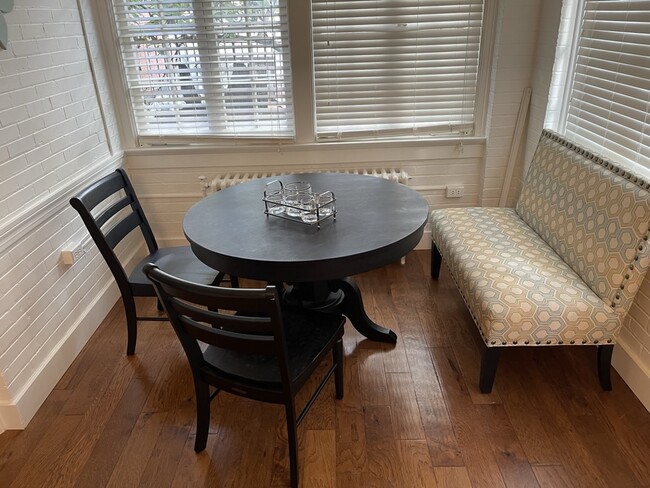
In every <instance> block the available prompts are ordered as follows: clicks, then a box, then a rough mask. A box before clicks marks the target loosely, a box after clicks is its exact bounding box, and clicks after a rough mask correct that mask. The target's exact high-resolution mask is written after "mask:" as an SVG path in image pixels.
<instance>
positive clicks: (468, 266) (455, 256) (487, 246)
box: [431, 208, 621, 346]
mask: <svg viewBox="0 0 650 488" xmlns="http://www.w3.org/2000/svg"><path fill="white" fill-rule="evenodd" d="M431 232H432V238H433V241H434V242H435V243H436V245H437V247H438V249H439V250H440V253H441V254H442V256H443V258H444V261H445V263H446V264H447V266H448V267H449V269H450V271H451V274H452V276H453V277H454V279H455V280H456V284H457V286H458V288H459V290H460V292H461V294H462V296H463V298H464V300H465V302H466V303H467V305H468V308H469V310H470V312H471V313H472V316H473V318H474V321H475V322H476V324H477V325H478V328H479V330H480V331H481V334H482V335H483V339H484V340H485V342H486V344H487V345H488V346H507V345H526V344H530V345H547V344H550V345H555V344H586V343H591V344H593V343H596V342H597V343H603V342H605V343H608V342H612V343H613V342H614V339H615V335H616V333H617V332H618V329H619V328H620V326H621V315H619V314H617V313H616V312H615V311H614V310H613V309H612V308H611V307H610V306H609V304H608V303H606V302H603V300H601V299H600V297H599V296H598V295H597V294H596V293H594V292H593V291H592V290H591V289H590V288H589V287H588V286H586V285H585V283H584V282H583V280H582V279H581V278H580V276H578V275H577V274H576V272H575V271H573V270H572V269H571V267H569V266H568V265H567V264H566V263H565V262H564V261H562V259H561V258H560V257H559V256H558V255H557V254H555V253H554V252H553V251H552V249H551V248H550V247H549V246H548V244H547V243H546V242H545V241H544V240H543V239H542V238H540V236H538V235H537V234H536V233H535V232H534V231H533V230H531V228H530V227H529V226H528V225H527V224H526V222H524V221H523V220H522V219H521V218H520V217H519V215H517V213H516V212H515V210H514V209H508V208H454V209H441V210H434V211H433V212H432V214H431ZM442 236H444V237H442Z"/></svg>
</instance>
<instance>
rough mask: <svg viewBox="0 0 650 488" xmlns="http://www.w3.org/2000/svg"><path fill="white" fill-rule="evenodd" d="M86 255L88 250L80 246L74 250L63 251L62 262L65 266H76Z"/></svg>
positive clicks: (73, 248)
mask: <svg viewBox="0 0 650 488" xmlns="http://www.w3.org/2000/svg"><path fill="white" fill-rule="evenodd" d="M84 254H86V250H85V249H84V247H83V245H81V244H79V245H77V246H75V247H72V248H66V249H64V250H63V251H61V260H62V261H63V264H74V263H75V262H76V261H78V260H79V259H81V257H82V256H83V255H84Z"/></svg>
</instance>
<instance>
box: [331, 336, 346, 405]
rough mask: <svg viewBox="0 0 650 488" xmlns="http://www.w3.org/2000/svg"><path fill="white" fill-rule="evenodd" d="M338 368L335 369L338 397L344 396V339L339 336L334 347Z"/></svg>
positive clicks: (333, 352) (333, 351)
mask: <svg viewBox="0 0 650 488" xmlns="http://www.w3.org/2000/svg"><path fill="white" fill-rule="evenodd" d="M332 354H333V356H334V362H335V363H336V370H335V371H334V385H335V386H336V398H337V399H338V400H340V399H341V398H343V339H341V338H339V340H338V341H336V344H335V345H334V349H332Z"/></svg>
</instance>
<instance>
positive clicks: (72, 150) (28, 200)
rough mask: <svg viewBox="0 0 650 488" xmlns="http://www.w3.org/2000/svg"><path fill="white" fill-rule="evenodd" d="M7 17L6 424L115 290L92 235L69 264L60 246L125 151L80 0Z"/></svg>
mask: <svg viewBox="0 0 650 488" xmlns="http://www.w3.org/2000/svg"><path fill="white" fill-rule="evenodd" d="M84 5H85V6H86V7H85V8H84V14H85V17H86V20H88V18H89V17H90V18H91V19H92V11H91V10H90V9H89V8H88V7H87V5H89V3H88V2H85V4H84ZM5 18H6V20H7V22H8V25H9V49H8V50H6V51H0V250H1V253H0V296H1V297H2V298H1V300H0V426H2V425H4V427H5V428H19V427H21V426H22V425H24V424H26V422H28V421H29V419H30V418H31V416H32V415H33V413H34V412H35V411H36V409H37V408H38V406H40V403H41V402H42V401H43V400H44V399H45V397H47V395H48V394H49V392H50V389H51V387H53V386H54V384H56V381H58V379H59V377H60V375H61V374H62V373H63V372H64V371H65V369H66V368H67V366H68V365H69V364H70V362H71V361H72V360H73V359H74V356H72V357H61V356H62V355H58V356H57V353H58V351H59V350H61V348H62V346H63V345H64V344H65V343H66V341H71V338H72V339H75V340H74V341H72V342H74V347H73V348H72V350H73V351H75V352H78V350H79V349H80V348H81V347H82V346H83V344H84V343H85V340H87V338H88V337H89V336H90V335H91V334H92V332H93V331H94V329H95V328H96V327H97V325H99V323H100V321H101V319H102V312H103V313H105V312H106V311H107V310H108V309H110V308H111V307H112V306H113V304H114V303H115V300H116V299H117V296H118V295H117V290H116V289H115V287H114V285H113V286H112V287H111V283H112V280H111V278H110V276H109V273H108V269H107V267H106V266H105V264H104V263H103V260H102V259H101V256H99V255H98V253H97V251H96V249H95V248H94V246H91V245H88V249H89V252H88V253H87V254H86V255H85V256H84V257H83V258H82V259H81V260H80V261H78V262H77V263H75V265H73V266H71V267H68V266H65V265H63V264H62V263H61V261H60V251H61V249H62V248H63V246H64V245H66V244H67V243H69V242H75V243H79V242H82V241H84V240H85V239H86V236H87V232H86V231H85V229H84V228H82V223H81V220H80V219H79V218H78V217H77V216H76V212H75V211H74V210H73V209H72V208H71V207H70V206H69V205H68V203H67V200H68V199H69V197H70V196H71V194H72V193H74V192H76V191H78V190H79V189H80V188H81V187H82V186H83V185H85V184H87V182H88V181H91V180H92V179H95V178H96V177H97V176H98V175H99V174H101V173H107V172H109V171H110V169H111V166H112V167H115V166H117V165H119V164H120V161H121V156H120V154H119V153H118V154H116V157H112V156H111V151H110V149H111V147H110V145H109V143H108V140H107V133H108V134H109V137H110V140H111V143H112V146H113V148H117V149H119V145H120V144H119V139H118V136H117V131H116V130H115V127H116V122H115V117H114V116H113V114H112V110H111V109H110V105H107V106H105V107H103V108H104V109H105V111H106V113H105V115H106V117H103V116H102V115H103V114H102V107H100V104H99V101H98V97H97V92H96V90H95V84H94V80H93V76H92V72H91V68H90V63H89V59H88V56H87V48H86V40H85V38H84V35H83V29H82V24H81V17H80V12H79V11H78V9H77V3H76V1H74V0H56V1H52V0H22V1H18V2H17V4H16V7H15V10H14V11H12V12H11V13H9V14H7V15H6V16H5ZM94 32H95V30H94V28H93V26H92V25H89V26H88V33H89V34H90V37H89V41H90V44H89V45H90V50H91V52H93V53H94V55H95V56H97V58H96V59H95V68H96V71H97V73H98V75H99V76H98V77H97V78H98V81H99V84H98V90H97V91H98V92H99V93H100V94H103V95H104V97H107V96H108V91H109V90H108V84H107V83H106V81H105V80H104V76H103V73H104V72H105V70H104V68H103V66H102V62H101V57H100V56H99V51H98V50H97V49H96V46H97V43H96V42H95V40H94ZM104 97H102V99H103V100H106V99H107V98H104ZM105 123H106V128H105ZM139 248H140V246H139V245H138V243H137V241H132V242H131V243H130V245H129V244H127V245H126V246H125V247H124V249H122V251H121V253H122V255H124V256H125V257H128V256H129V255H130V254H133V253H134V251H136V250H138V249H139ZM98 300H99V301H98ZM93 311H95V313H94V315H93V313H92V312H93ZM97 311H98V312H97ZM90 316H92V317H93V319H94V320H90V321H89V320H88V317H90ZM79 339H81V340H79ZM69 349H70V348H69V347H68V350H69ZM35 384H37V385H39V388H35V387H33V385H35ZM43 386H45V388H43ZM48 387H49V388H50V389H48Z"/></svg>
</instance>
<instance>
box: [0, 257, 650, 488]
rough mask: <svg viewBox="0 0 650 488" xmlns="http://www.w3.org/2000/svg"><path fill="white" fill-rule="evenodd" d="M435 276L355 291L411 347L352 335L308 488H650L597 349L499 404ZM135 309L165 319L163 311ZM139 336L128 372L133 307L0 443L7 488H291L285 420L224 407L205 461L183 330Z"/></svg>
mask: <svg viewBox="0 0 650 488" xmlns="http://www.w3.org/2000/svg"><path fill="white" fill-rule="evenodd" d="M428 259H429V257H428V252H427V253H425V252H415V253H412V254H410V255H409V256H408V257H407V260H406V265H405V266H402V265H400V264H398V263H395V264H391V265H389V266H387V267H385V268H382V269H380V270H375V271H372V272H370V273H365V274H363V275H359V276H357V277H355V280H356V281H357V283H358V284H359V287H360V288H361V290H362V293H364V299H365V300H366V302H367V304H369V305H370V315H371V316H373V318H375V319H376V320H377V321H378V322H379V323H380V324H381V325H389V326H391V327H394V328H395V330H396V331H398V343H397V345H395V346H391V345H387V344H382V343H376V342H373V341H369V340H367V339H366V338H364V337H363V336H361V335H360V334H359V333H358V332H357V331H356V329H354V328H353V327H352V326H351V324H349V323H348V324H346V331H345V337H344V350H345V361H344V362H345V365H344V379H345V396H344V398H343V399H342V400H336V399H335V398H334V396H335V395H334V388H333V383H332V382H330V383H328V385H327V386H326V388H325V389H324V391H323V392H322V393H321V396H320V398H319V399H318V401H317V402H316V404H315V405H314V406H313V408H312V410H311V412H310V413H309V414H308V416H307V417H306V418H305V421H304V422H303V425H301V426H300V427H299V429H298V444H299V458H300V472H301V476H302V479H303V486H305V488H307V487H308V486H309V485H312V486H313V485H316V486H319V485H322V486H328V487H329V486H334V485H335V486H337V487H338V488H357V487H359V488H361V487H372V488H375V487H376V488H384V487H386V488H389V487H390V488H394V487H405V488H406V487H409V488H410V487H412V486H413V487H418V486H427V487H429V486H431V487H453V488H467V487H470V486H471V487H472V488H477V487H489V488H493V487H496V488H499V487H503V486H508V487H513V486H516V487H517V488H519V487H520V486H521V487H524V486H537V485H539V486H540V487H541V488H547V487H553V488H555V487H558V488H562V487H571V488H582V487H585V488H599V487H603V488H605V487H610V486H615V487H616V488H618V486H621V487H625V488H627V486H631V487H634V486H642V487H644V488H650V485H649V484H648V480H650V445H649V442H650V413H649V412H648V411H647V410H646V409H645V408H644V407H643V405H642V404H641V403H640V402H639V401H638V399H636V398H635V397H634V395H633V394H632V392H631V391H630V390H629V388H628V387H627V386H626V385H625V384H624V383H623V382H622V380H621V378H620V377H619V376H618V375H617V374H616V373H615V372H613V383H614V390H613V391H611V392H603V391H602V390H601V389H600V387H599V385H598V380H597V374H596V370H595V364H594V362H595V351H594V350H593V348H585V347H579V348H550V349H548V348H537V347H531V348H514V349H508V350H506V351H504V353H503V354H502V357H501V361H500V365H499V371H498V372H497V381H496V393H497V394H496V395H494V394H493V395H481V394H480V393H479V392H478V389H477V387H476V383H477V375H478V367H479V354H478V349H477V347H476V346H477V341H476V339H477V334H476V326H475V325H474V324H473V322H472V321H471V318H469V316H468V313H467V309H466V307H465V306H464V303H463V301H462V298H461V297H460V295H459V294H458V291H457V290H456V288H455V285H454V283H453V281H452V280H451V278H450V276H449V274H448V272H447V271H446V270H444V269H443V272H442V273H441V277H440V279H439V280H431V279H430V278H429V276H428V266H429V262H428ZM256 286H259V285H256ZM138 306H139V309H141V310H144V312H145V313H156V311H155V300H153V299H146V300H144V301H143V303H141V304H140V303H139V305H138ZM139 332H140V333H139V337H138V347H137V351H136V355H135V356H130V357H126V356H125V354H124V348H125V344H126V326H125V324H124V315H123V310H122V308H121V303H118V304H117V306H116V307H115V308H114V310H113V311H112V312H111V314H109V316H108V317H107V319H106V320H105V321H104V323H103V324H102V325H101V326H100V327H99V329H98V330H97V332H96V334H95V335H94V336H93V338H92V339H91V340H90V341H89V342H88V344H87V345H86V348H84V350H83V351H82V353H81V354H80V355H79V357H78V358H77V359H76V360H75V361H74V363H73V365H72V366H71V368H70V370H69V371H68V372H67V373H66V374H65V375H64V377H63V378H62V380H61V382H59V384H58V385H57V386H56V388H55V389H54V391H53V392H52V394H51V395H50V397H49V398H48V399H47V400H46V402H45V404H44V405H43V407H42V408H41V409H40V410H39V412H38V413H37V414H36V416H35V417H34V419H33V420H32V422H31V423H30V425H29V426H28V427H27V428H26V429H25V430H24V431H20V432H19V431H8V432H5V433H3V434H1V435H0V486H2V487H3V488H4V487H5V486H8V487H19V488H33V487H41V486H73V485H75V486H77V487H80V488H85V487H89V488H100V487H102V488H103V487H105V486H109V487H119V488H122V487H140V486H156V487H163V486H173V487H174V488H178V487H180V486H210V487H217V488H219V487H249V486H250V487H260V488H261V487H266V486H271V487H287V486H289V469H288V468H289V462H288V461H289V460H288V447H287V434H286V425H285V421H284V409H283V407H281V406H277V405H270V404H263V403H260V402H255V401H252V400H246V399H242V398H240V397H237V396H233V395H230V394H227V393H223V392H222V393H221V394H219V395H218V396H217V397H216V398H215V399H214V401H213V402H212V405H211V422H210V426H209V432H210V434H209V436H208V446H207V449H206V450H205V451H204V452H202V453H199V454H197V453H195V452H194V449H193V444H194V439H195V437H194V436H195V428H196V427H195V421H196V418H195V405H194V391H193V384H192V379H191V374H190V371H189V367H188V365H187V360H186V358H185V357H184V353H183V351H182V348H181V346H180V344H179V342H178V339H177V338H176V337H175V334H174V333H173V330H172V329H171V327H170V326H169V324H168V323H146V322H143V323H142V324H141V327H140V329H139ZM430 346H433V347H430ZM322 368H325V369H326V368H327V365H325V366H323V367H322ZM322 368H321V369H322ZM320 371H321V370H319V372H320ZM317 381H318V378H312V379H311V380H310V382H309V384H308V385H307V386H306V390H307V389H308V388H307V387H309V386H311V385H313V384H315V382H317ZM306 390H305V391H303V392H301V393H300V395H299V401H303V400H304V399H305V395H307V394H308V392H307V391H306ZM306 480H308V481H306Z"/></svg>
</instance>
